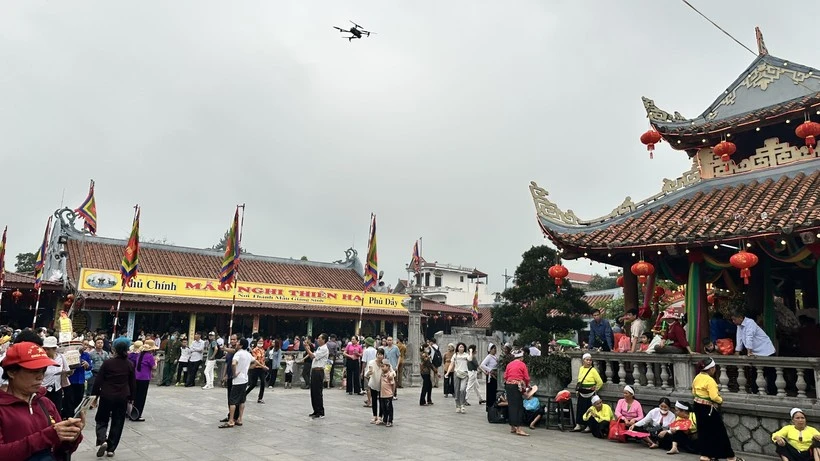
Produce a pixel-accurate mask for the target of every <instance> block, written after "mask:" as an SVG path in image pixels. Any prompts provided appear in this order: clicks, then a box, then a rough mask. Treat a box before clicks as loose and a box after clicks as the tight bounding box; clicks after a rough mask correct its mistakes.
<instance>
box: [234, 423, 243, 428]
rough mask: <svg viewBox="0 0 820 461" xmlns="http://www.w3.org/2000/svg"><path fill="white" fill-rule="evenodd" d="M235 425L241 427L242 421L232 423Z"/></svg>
mask: <svg viewBox="0 0 820 461" xmlns="http://www.w3.org/2000/svg"><path fill="white" fill-rule="evenodd" d="M234 424H235V425H237V426H239V427H242V423H234Z"/></svg>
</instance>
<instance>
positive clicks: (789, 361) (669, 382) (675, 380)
mask: <svg viewBox="0 0 820 461" xmlns="http://www.w3.org/2000/svg"><path fill="white" fill-rule="evenodd" d="M582 354H583V351H573V352H570V353H569V355H570V356H571V357H572V370H573V377H577V376H578V370H579V368H580V367H581V356H582ZM709 357H710V358H712V359H714V360H715V363H716V364H717V372H716V373H715V376H714V377H715V381H717V383H718V387H719V389H720V393H721V395H722V396H723V398H724V407H725V408H729V409H738V410H744V409H745V410H749V411H752V410H754V411H756V412H757V413H758V414H760V412H763V413H767V414H771V415H772V416H775V415H777V416H779V417H783V414H784V413H783V409H784V408H786V411H785V414H786V415H788V409H787V408H791V407H794V406H800V407H807V408H814V407H818V409H820V406H818V405H817V403H816V402H817V389H816V377H817V376H818V375H820V358H813V357H747V356H735V355H729V356H727V355H712V356H706V355H702V354H693V355H688V354H646V353H643V352H640V353H614V352H596V353H594V354H593V361H594V362H595V366H596V368H597V369H598V371H599V373H600V372H601V371H603V373H601V379H602V380H603V381H604V388H603V389H602V390H601V394H602V395H603V396H611V397H612V398H615V397H617V396H619V395H620V393H621V389H622V388H623V386H624V385H626V384H629V385H631V386H633V387H635V389H636V393H638V394H643V395H644V396H645V397H648V399H647V400H645V402H644V403H647V404H651V400H652V397H660V396H669V397H670V398H672V397H675V398H681V399H690V400H691V397H692V379H693V378H694V376H695V365H696V364H697V362H699V361H701V360H704V359H707V358H709ZM767 374H768V375H769V376H771V377H773V378H774V379H773V381H774V386H773V387H774V388H773V389H772V390H773V391H774V390H776V394H773V395H769V394H768V393H767V381H766V375H767ZM574 381H575V380H574V379H573V383H572V384H570V386H574ZM741 412H742V411H741ZM775 417H776V416H775Z"/></svg>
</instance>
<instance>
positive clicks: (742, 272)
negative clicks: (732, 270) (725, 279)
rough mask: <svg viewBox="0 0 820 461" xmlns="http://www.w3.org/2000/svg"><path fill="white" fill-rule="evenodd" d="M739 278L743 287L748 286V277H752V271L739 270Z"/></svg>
mask: <svg viewBox="0 0 820 461" xmlns="http://www.w3.org/2000/svg"><path fill="white" fill-rule="evenodd" d="M740 276H741V277H742V278H743V283H744V284H745V285H748V284H749V277H751V276H752V271H750V270H749V269H748V268H746V269H741V270H740Z"/></svg>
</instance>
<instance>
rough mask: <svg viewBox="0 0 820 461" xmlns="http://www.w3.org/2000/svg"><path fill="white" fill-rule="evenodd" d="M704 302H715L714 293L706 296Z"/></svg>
mask: <svg viewBox="0 0 820 461" xmlns="http://www.w3.org/2000/svg"><path fill="white" fill-rule="evenodd" d="M706 302H707V303H709V304H714V303H715V294H714V293H712V294H710V295H709V296H707V297H706Z"/></svg>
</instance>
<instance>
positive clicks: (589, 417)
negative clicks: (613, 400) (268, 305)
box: [583, 395, 615, 439]
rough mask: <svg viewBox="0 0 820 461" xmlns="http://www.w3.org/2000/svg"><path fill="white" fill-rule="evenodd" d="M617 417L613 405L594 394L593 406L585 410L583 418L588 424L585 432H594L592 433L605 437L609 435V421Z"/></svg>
mask: <svg viewBox="0 0 820 461" xmlns="http://www.w3.org/2000/svg"><path fill="white" fill-rule="evenodd" d="M613 419H615V413H613V412H612V407H610V406H609V405H607V404H605V403H604V402H602V401H601V397H599V396H597V395H593V396H592V406H591V407H589V409H587V411H586V412H584V417H583V420H584V421H585V422H586V424H587V428H586V429H584V432H592V435H593V436H595V437H597V438H599V439H605V438H607V437H608V436H609V422H610V421H612V420H613Z"/></svg>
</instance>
